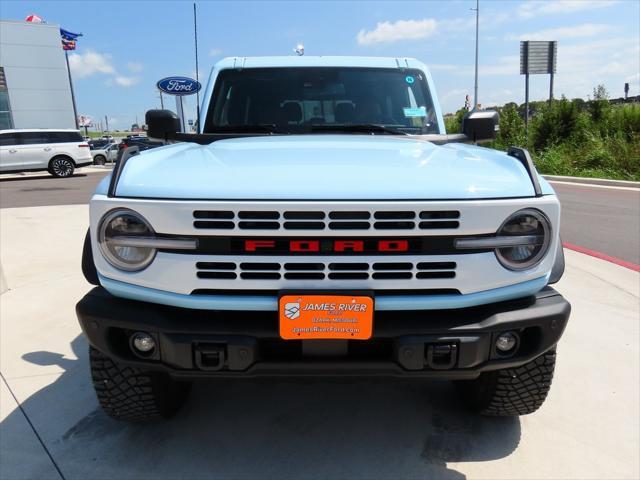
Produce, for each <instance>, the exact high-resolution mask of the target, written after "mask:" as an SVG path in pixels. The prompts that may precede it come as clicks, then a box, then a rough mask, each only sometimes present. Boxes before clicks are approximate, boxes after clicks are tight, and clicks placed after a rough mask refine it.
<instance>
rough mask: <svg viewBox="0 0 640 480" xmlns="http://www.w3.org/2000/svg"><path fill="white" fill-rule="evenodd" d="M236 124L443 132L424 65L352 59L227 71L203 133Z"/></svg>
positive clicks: (287, 129)
mask: <svg viewBox="0 0 640 480" xmlns="http://www.w3.org/2000/svg"><path fill="white" fill-rule="evenodd" d="M375 126H378V127H387V128H377V129H376V128H374V127H375ZM354 127H355V128H354ZM234 130H235V131H250V130H256V131H259V130H262V131H272V132H278V133H326V132H331V133H342V132H344V133H358V132H363V131H367V130H370V131H371V132H372V133H398V134H406V133H411V134H426V133H440V132H439V131H438V123H437V118H436V114H435V111H434V108H433V102H432V100H431V95H430V93H429V90H428V87H427V82H426V79H425V76H424V74H423V73H422V71H420V70H411V69H402V70H401V69H382V68H348V67H333V68H302V67H291V68H284V67H280V68H250V69H243V70H241V69H238V70H223V71H221V72H220V74H219V75H218V78H217V81H216V85H215V88H214V92H213V96H212V100H211V104H210V105H209V108H208V110H207V118H206V121H205V124H204V130H203V133H215V132H221V131H222V132H229V131H234Z"/></svg>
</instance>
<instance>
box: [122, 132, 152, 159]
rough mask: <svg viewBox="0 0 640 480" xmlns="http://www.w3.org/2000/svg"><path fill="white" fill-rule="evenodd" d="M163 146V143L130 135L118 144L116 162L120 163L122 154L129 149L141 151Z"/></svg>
mask: <svg viewBox="0 0 640 480" xmlns="http://www.w3.org/2000/svg"><path fill="white" fill-rule="evenodd" d="M163 145H164V143H163V142H158V141H153V140H149V138H148V137H136V136H133V135H131V136H129V137H127V138H123V139H122V141H121V142H120V143H119V144H118V158H117V159H116V162H118V161H120V159H121V158H122V154H123V153H124V151H125V150H126V149H127V148H129V147H138V148H139V149H140V151H143V150H149V149H150V148H156V147H161V146H163Z"/></svg>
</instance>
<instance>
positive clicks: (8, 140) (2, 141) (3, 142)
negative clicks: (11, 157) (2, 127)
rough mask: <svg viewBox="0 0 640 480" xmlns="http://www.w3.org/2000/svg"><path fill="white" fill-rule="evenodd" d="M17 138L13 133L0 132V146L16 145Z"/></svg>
mask: <svg viewBox="0 0 640 480" xmlns="http://www.w3.org/2000/svg"><path fill="white" fill-rule="evenodd" d="M17 144H18V139H17V138H16V136H15V134H13V133H0V146H2V147H4V146H9V145H17Z"/></svg>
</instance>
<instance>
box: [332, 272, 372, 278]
mask: <svg viewBox="0 0 640 480" xmlns="http://www.w3.org/2000/svg"><path fill="white" fill-rule="evenodd" d="M368 278H369V274H368V273H364V272H340V273H336V272H333V273H330V274H329V279H331V280H366V279H368Z"/></svg>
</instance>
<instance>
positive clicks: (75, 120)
mask: <svg viewBox="0 0 640 480" xmlns="http://www.w3.org/2000/svg"><path fill="white" fill-rule="evenodd" d="M64 59H65V60H66V62H67V74H68V75H69V87H71V102H72V103H73V120H74V122H75V123H76V129H79V128H80V126H79V125H78V109H77V108H76V95H75V93H74V91H73V80H71V69H70V68H69V54H68V51H67V50H65V51H64Z"/></svg>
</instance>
